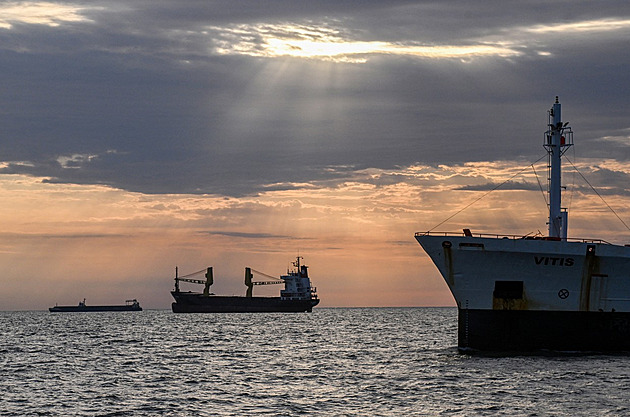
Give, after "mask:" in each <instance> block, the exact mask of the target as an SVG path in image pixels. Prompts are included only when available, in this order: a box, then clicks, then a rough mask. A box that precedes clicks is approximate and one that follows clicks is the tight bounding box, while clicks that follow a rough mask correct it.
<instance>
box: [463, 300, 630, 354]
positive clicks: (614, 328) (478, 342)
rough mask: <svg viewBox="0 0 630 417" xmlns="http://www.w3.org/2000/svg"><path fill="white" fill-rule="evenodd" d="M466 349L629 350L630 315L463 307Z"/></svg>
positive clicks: (464, 345)
mask: <svg viewBox="0 0 630 417" xmlns="http://www.w3.org/2000/svg"><path fill="white" fill-rule="evenodd" d="M458 315H459V318H458V322H459V323H458V324H459V325H458V347H459V349H460V350H462V351H470V350H472V351H489V352H490V351H494V352H510V351H512V352H531V351H541V350H551V351H559V352H630V313H626V312H624V313H620V312H619V313H618V312H586V311H532V310H469V309H460V310H459V314H458Z"/></svg>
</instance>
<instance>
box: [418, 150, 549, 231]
mask: <svg viewBox="0 0 630 417" xmlns="http://www.w3.org/2000/svg"><path fill="white" fill-rule="evenodd" d="M546 156H547V154H545V155H543V156H541V157H540V158H538V159H537V160H536V161H534V162H532V163H531V165H534V164H535V163H537V162H539V161H540V160H542V159H543V158H545V157H546ZM527 169H529V166H527V167H526V168H523V169H521V170H520V171H518V172H517V173H516V174H514V175H512V176H511V177H510V178H508V179H507V180H505V181H503V182H502V183H501V184H499V185H497V186H496V187H494V188H493V189H492V190H490V191H486V192H485V193H484V194H483V195H482V196H481V197H479V198H477V199H476V200H474V201H473V202H472V203H469V204H467V205H466V206H464V207H463V208H461V209H459V210H458V211H456V212H455V213H454V214H452V215H450V216H449V217H447V218H446V219H445V220H442V221H441V222H440V223H438V224H437V225H436V226H433V228H431V229H430V230H429V231H428V232H427V233H429V232H432V231H433V230H435V229H436V228H438V227H440V226H442V225H443V224H444V223H446V222H447V221H449V220H451V219H452V218H453V217H455V216H457V215H458V214H459V213H461V212H462V211H464V210H466V209H467V208H468V207H470V206H472V205H473V204H475V203H476V202H478V201H479V200H481V199H483V198H485V197H486V196H487V195H488V194H490V193H491V192H493V191H495V190H496V189H498V188H499V187H501V186H502V185H504V184H506V183H507V182H509V181H510V180H511V179H512V178H514V177H516V176H517V175H520V174H521V173H522V172H523V171H525V170H527Z"/></svg>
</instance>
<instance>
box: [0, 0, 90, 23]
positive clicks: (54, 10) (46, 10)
mask: <svg viewBox="0 0 630 417" xmlns="http://www.w3.org/2000/svg"><path fill="white" fill-rule="evenodd" d="M86 9H90V7H85V6H79V5H74V4H61V3H55V2H44V1H42V2H36V1H24V2H7V3H3V4H1V5H0V29H12V28H13V27H14V25H15V24H19V23H22V24H29V25H44V26H50V27H56V26H60V25H61V24H64V23H76V22H90V20H89V19H87V18H86V17H85V16H84V15H83V14H82V11H84V10H86Z"/></svg>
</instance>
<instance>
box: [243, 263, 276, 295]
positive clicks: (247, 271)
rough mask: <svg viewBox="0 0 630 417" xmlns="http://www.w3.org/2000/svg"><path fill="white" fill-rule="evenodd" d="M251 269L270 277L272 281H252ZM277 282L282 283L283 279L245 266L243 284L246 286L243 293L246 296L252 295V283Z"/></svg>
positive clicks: (268, 283) (271, 283) (265, 283)
mask: <svg viewBox="0 0 630 417" xmlns="http://www.w3.org/2000/svg"><path fill="white" fill-rule="evenodd" d="M252 271H253V272H255V273H257V274H260V275H262V276H265V277H267V278H272V279H273V280H274V281H252V279H253V278H254V275H253V274H252ZM278 284H284V280H282V279H280V278H276V277H274V276H271V275H267V274H265V273H264V272H260V271H256V270H255V269H252V268H250V267H246V268H245V286H246V287H247V293H246V294H245V296H246V297H251V296H252V295H253V291H254V285H278Z"/></svg>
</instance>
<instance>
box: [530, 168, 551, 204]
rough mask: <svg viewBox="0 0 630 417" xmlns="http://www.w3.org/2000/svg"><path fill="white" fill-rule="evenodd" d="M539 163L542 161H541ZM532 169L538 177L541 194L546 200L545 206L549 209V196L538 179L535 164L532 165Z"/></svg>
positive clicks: (537, 179) (538, 179)
mask: <svg viewBox="0 0 630 417" xmlns="http://www.w3.org/2000/svg"><path fill="white" fill-rule="evenodd" d="M538 161H540V159H539V160H538ZM538 161H536V162H538ZM531 167H532V171H534V175H536V181H538V187H540V192H541V193H542V195H543V198H544V199H545V204H546V205H547V207H549V203H548V202H547V194H545V190H544V189H543V186H542V184H541V183H540V178H538V173H537V172H536V168H535V167H534V164H533V163H532V164H531Z"/></svg>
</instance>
